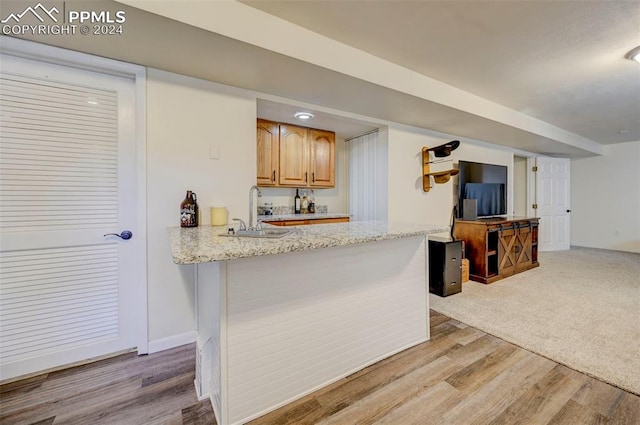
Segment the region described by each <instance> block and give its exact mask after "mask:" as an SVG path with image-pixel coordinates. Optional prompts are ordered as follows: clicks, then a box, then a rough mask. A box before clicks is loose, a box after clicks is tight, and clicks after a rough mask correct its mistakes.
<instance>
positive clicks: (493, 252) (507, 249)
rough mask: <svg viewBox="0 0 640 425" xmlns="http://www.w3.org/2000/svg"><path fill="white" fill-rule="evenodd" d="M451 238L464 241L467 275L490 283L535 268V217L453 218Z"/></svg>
mask: <svg viewBox="0 0 640 425" xmlns="http://www.w3.org/2000/svg"><path fill="white" fill-rule="evenodd" d="M454 237H455V238H456V239H462V240H463V241H465V251H466V255H467V258H468V259H469V265H470V275H469V277H470V278H471V279H472V280H475V281H476V282H482V283H492V282H495V281H497V280H500V279H504V278H505V277H508V276H511V275H513V274H515V273H520V272H523V271H525V270H529V269H532V268H534V267H538V266H539V265H540V263H538V218H535V217H512V218H489V219H480V220H474V221H466V220H456V223H455V227H454Z"/></svg>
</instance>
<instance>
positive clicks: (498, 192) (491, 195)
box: [458, 161, 507, 218]
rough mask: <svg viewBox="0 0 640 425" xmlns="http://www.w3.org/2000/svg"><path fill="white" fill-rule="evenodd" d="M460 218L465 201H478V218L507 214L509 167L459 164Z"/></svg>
mask: <svg viewBox="0 0 640 425" xmlns="http://www.w3.org/2000/svg"><path fill="white" fill-rule="evenodd" d="M458 170H459V174H458V218H462V205H463V202H464V200H465V199H476V205H477V208H478V209H477V216H478V217H495V216H502V215H506V214H507V166H506V165H494V164H483V163H480V162H470V161H459V162H458Z"/></svg>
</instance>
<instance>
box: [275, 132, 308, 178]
mask: <svg viewBox="0 0 640 425" xmlns="http://www.w3.org/2000/svg"><path fill="white" fill-rule="evenodd" d="M308 162H309V149H308V146H307V129H306V128H304V127H296V126H294V125H289V124H280V186H296V187H301V186H307V184H308V182H309V171H308Z"/></svg>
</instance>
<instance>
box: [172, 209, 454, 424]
mask: <svg viewBox="0 0 640 425" xmlns="http://www.w3.org/2000/svg"><path fill="white" fill-rule="evenodd" d="M288 229H291V230H292V233H291V234H289V235H287V236H284V237H282V238H280V239H257V238H239V237H225V236H220V235H221V234H222V233H225V231H226V228H224V227H198V228H191V229H182V228H170V229H169V237H170V242H171V248H172V254H173V260H174V262H175V263H177V264H196V267H197V292H196V293H197V320H198V339H197V350H198V353H197V365H196V369H197V370H196V389H197V391H198V393H199V396H200V397H203V398H204V397H208V398H210V400H211V403H212V405H213V408H214V411H215V414H216V419H217V421H218V424H220V425H228V424H241V423H245V422H247V421H249V420H251V419H254V418H257V417H259V416H261V415H263V414H265V413H267V412H269V411H271V410H274V409H276V408H277V407H279V406H282V405H285V404H287V403H290V402H292V401H294V400H295V399H298V398H300V397H302V396H304V395H306V394H308V393H310V392H313V391H315V390H317V389H319V388H321V387H323V386H326V385H328V384H330V383H331V382H334V381H336V380H338V379H340V378H343V377H345V376H347V375H349V374H351V373H353V372H355V371H357V370H360V369H362V368H364V367H366V366H368V365H370V364H373V363H375V362H377V361H379V360H381V359H384V358H386V357H388V356H390V355H393V354H395V353H397V352H400V351H402V350H404V349H406V348H409V347H411V346H413V345H416V344H419V343H421V342H424V341H426V340H428V339H429V323H428V321H429V314H428V307H429V306H428V282H427V272H426V270H427V255H426V254H427V253H426V250H427V244H426V235H427V234H430V233H440V232H446V231H447V230H448V228H447V227H444V226H418V225H408V224H399V223H386V222H349V223H336V224H320V225H314V226H300V227H291V228H288Z"/></svg>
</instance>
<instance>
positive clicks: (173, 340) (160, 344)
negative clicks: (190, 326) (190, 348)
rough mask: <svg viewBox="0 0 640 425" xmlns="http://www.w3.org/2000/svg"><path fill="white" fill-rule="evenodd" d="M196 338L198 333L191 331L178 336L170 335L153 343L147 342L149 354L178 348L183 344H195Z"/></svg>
mask: <svg viewBox="0 0 640 425" xmlns="http://www.w3.org/2000/svg"><path fill="white" fill-rule="evenodd" d="M197 337H198V333H197V332H196V331H195V330H193V331H189V332H185V333H181V334H178V335H171V336H168V337H166V338H161V339H156V340H155V341H149V354H153V353H157V352H158V351H164V350H168V349H170V348H175V347H179V346H181V345H185V344H191V343H192V342H196V338H197Z"/></svg>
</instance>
